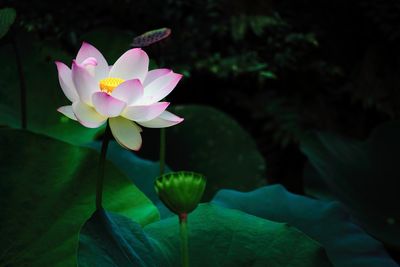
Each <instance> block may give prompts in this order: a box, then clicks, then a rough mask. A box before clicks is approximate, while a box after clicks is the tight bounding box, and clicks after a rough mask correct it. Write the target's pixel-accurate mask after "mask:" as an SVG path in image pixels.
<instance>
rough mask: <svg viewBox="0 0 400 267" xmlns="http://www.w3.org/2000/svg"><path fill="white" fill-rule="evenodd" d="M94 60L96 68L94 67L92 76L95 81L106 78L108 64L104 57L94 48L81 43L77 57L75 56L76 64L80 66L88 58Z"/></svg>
mask: <svg viewBox="0 0 400 267" xmlns="http://www.w3.org/2000/svg"><path fill="white" fill-rule="evenodd" d="M91 57H92V58H95V59H96V63H97V64H96V66H95V67H94V75H95V78H96V81H100V80H101V79H104V78H105V77H107V76H108V71H109V68H108V63H107V60H106V59H105V58H104V56H103V55H102V54H101V53H100V51H99V50H97V48H96V47H94V46H92V45H91V44H88V43H86V42H83V43H82V46H81V48H80V49H79V52H78V55H77V56H76V62H77V63H78V64H82V63H84V62H85V60H87V59H88V58H91Z"/></svg>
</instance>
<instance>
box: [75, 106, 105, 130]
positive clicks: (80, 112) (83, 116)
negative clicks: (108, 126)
mask: <svg viewBox="0 0 400 267" xmlns="http://www.w3.org/2000/svg"><path fill="white" fill-rule="evenodd" d="M72 109H73V111H74V114H75V116H76V118H77V119H78V121H79V122H80V123H81V124H82V125H83V126H85V127H88V128H97V127H99V126H101V125H103V124H104V123H105V122H106V120H107V117H105V116H102V115H100V114H99V113H97V111H96V110H95V109H94V108H92V107H90V106H88V105H86V104H85V103H83V102H75V103H73V104H72Z"/></svg>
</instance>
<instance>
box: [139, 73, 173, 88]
mask: <svg viewBox="0 0 400 267" xmlns="http://www.w3.org/2000/svg"><path fill="white" fill-rule="evenodd" d="M171 72H172V70H170V69H155V70H151V71H149V72H148V73H147V75H146V79H145V80H144V82H143V87H146V86H147V85H149V84H150V83H151V82H152V81H154V80H155V79H158V78H160V77H161V76H164V75H167V74H169V73H171Z"/></svg>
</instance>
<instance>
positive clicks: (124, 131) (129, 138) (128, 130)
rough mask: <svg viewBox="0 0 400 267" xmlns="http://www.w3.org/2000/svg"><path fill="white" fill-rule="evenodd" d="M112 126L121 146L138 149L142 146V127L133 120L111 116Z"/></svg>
mask: <svg viewBox="0 0 400 267" xmlns="http://www.w3.org/2000/svg"><path fill="white" fill-rule="evenodd" d="M110 128H111V132H112V134H113V136H114V137H115V140H117V142H118V143H119V144H120V145H121V146H123V147H125V148H127V149H131V150H136V151H137V150H139V149H140V147H141V146H142V137H141V135H140V132H141V131H142V129H141V128H140V127H139V126H138V125H137V124H136V123H134V122H133V121H130V120H127V119H125V118H122V117H116V118H110Z"/></svg>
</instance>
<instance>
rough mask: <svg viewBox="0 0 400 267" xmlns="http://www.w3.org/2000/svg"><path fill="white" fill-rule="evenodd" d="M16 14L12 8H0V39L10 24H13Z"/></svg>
mask: <svg viewBox="0 0 400 267" xmlns="http://www.w3.org/2000/svg"><path fill="white" fill-rule="evenodd" d="M16 16H17V13H16V12H15V9H14V8H2V9H0V39H1V38H3V37H4V35H6V33H7V32H8V30H9V29H10V27H11V25H13V23H14V21H15V17H16Z"/></svg>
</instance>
